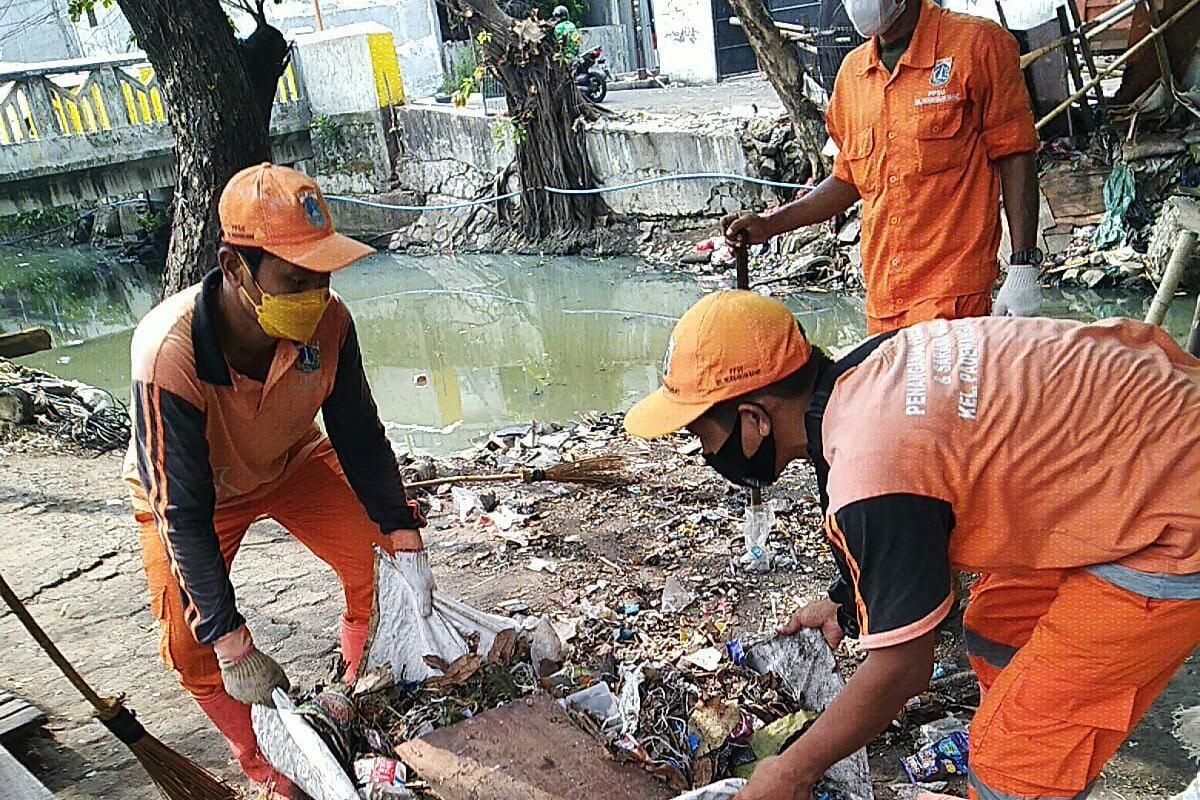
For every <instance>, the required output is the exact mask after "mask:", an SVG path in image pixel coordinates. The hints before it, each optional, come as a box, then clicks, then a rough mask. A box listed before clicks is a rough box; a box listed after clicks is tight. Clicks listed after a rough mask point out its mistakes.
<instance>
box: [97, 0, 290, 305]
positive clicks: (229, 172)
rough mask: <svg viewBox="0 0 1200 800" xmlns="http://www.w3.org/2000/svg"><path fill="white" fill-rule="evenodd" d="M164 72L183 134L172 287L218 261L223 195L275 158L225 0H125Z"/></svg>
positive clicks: (162, 83)
mask: <svg viewBox="0 0 1200 800" xmlns="http://www.w3.org/2000/svg"><path fill="white" fill-rule="evenodd" d="M117 3H118V5H119V6H120V7H121V11H123V12H124V14H125V18H126V19H128V20H129V25H130V27H131V28H132V29H133V33H134V35H135V36H136V37H137V41H138V44H139V45H140V46H141V47H142V48H143V49H144V50H145V51H146V55H147V57H149V59H150V63H151V65H153V67H154V73H155V75H157V76H158V84H159V89H160V91H161V92H162V97H163V103H164V104H165V106H166V109H167V116H168V118H169V119H170V122H171V130H172V132H173V133H174V135H175V157H176V176H177V182H176V186H175V214H174V219H173V221H172V227H171V246H170V248H169V249H168V250H167V267H166V280H165V287H164V288H165V291H166V293H167V294H171V293H173V292H176V291H179V290H180V289H183V288H184V287H186V286H189V285H190V284H192V283H195V282H196V281H197V280H199V278H200V277H201V276H202V275H203V274H204V273H205V272H207V271H208V270H209V269H211V268H213V267H215V266H216V263H217V262H216V252H217V241H218V238H219V233H220V226H219V224H218V222H217V200H218V199H219V197H220V193H221V189H222V188H223V187H224V186H225V184H226V182H228V180H229V178H231V177H232V176H233V174H234V173H235V172H237V171H238V170H240V169H242V168H244V167H247V166H250V165H252V164H255V163H257V162H260V161H269V160H270V159H271V147H270V142H269V140H268V122H267V120H266V119H264V117H263V115H262V114H261V113H260V111H259V108H258V105H257V104H256V103H255V101H254V91H253V87H252V85H251V82H250V80H249V78H248V77H247V75H246V70H245V69H244V68H243V66H242V60H241V58H240V57H239V54H238V48H237V45H236V43H235V40H234V36H233V29H232V28H231V27H230V25H229V19H228V17H227V16H226V12H225V10H224V9H223V8H222V7H221V4H220V3H219V2H218V0H117Z"/></svg>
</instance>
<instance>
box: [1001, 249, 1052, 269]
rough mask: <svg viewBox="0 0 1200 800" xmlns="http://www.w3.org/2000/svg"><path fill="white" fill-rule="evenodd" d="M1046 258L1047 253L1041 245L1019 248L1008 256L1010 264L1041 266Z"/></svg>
mask: <svg viewBox="0 0 1200 800" xmlns="http://www.w3.org/2000/svg"><path fill="white" fill-rule="evenodd" d="M1045 260H1046V254H1045V253H1043V252H1042V248H1040V247H1030V248H1029V249H1028V250H1017V251H1016V252H1014V253H1013V254H1012V255H1011V256H1009V258H1008V265H1009V266H1010V267H1011V266H1030V267H1040V266H1041V265H1042V262H1043V261H1045Z"/></svg>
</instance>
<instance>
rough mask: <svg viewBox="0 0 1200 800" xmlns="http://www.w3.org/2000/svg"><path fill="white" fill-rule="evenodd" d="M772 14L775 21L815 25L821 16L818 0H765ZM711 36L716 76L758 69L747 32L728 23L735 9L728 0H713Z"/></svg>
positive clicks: (727, 75)
mask: <svg viewBox="0 0 1200 800" xmlns="http://www.w3.org/2000/svg"><path fill="white" fill-rule="evenodd" d="M765 1H766V5H767V9H768V10H769V11H770V12H771V17H772V18H774V19H775V20H776V21H777V22H790V23H792V24H793V25H810V26H814V27H815V26H816V25H817V24H818V23H819V21H820V16H821V0H765ZM712 14H713V38H714V39H715V40H716V48H717V79H718V80H719V79H721V78H728V77H730V76H732V75H743V74H745V73H747V72H754V71H755V70H756V69H758V60H757V59H756V58H755V57H754V51H753V50H752V49H751V48H750V42H748V41H747V40H746V32H745V31H744V30H742V28H741V27H739V26H737V25H731V24H729V19H730V17H735V16H737V12H735V11H734V10H733V7H732V6H730V5H729V2H728V0H712Z"/></svg>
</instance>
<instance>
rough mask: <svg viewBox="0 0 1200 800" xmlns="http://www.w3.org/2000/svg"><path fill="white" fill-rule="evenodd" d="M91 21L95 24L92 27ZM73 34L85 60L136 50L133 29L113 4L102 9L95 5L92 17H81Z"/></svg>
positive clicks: (99, 5) (100, 6) (99, 4)
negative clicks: (77, 37)
mask: <svg viewBox="0 0 1200 800" xmlns="http://www.w3.org/2000/svg"><path fill="white" fill-rule="evenodd" d="M92 19H95V20H96V24H95V25H92ZM75 33H76V35H78V36H79V44H80V47H82V48H83V55H84V57H85V58H95V57H98V56H109V55H115V54H117V53H128V52H131V51H133V50H137V49H138V47H137V42H135V41H134V40H133V29H132V28H130V27H129V23H128V22H127V21H126V20H125V15H124V14H122V13H121V9H120V8H119V7H117V6H116V5H115V4H114V5H111V6H109V7H108V8H104V7H103V4H101V3H97V4H96V8H95V9H94V10H93V12H92V16H91V17H88V16H86V15H85V16H83V17H81V18H80V20H79V21H78V22H76V23H75Z"/></svg>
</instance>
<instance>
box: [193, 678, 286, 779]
mask: <svg viewBox="0 0 1200 800" xmlns="http://www.w3.org/2000/svg"><path fill="white" fill-rule="evenodd" d="M196 703H197V704H198V705H199V706H200V710H201V711H203V712H204V713H205V715H206V716H207V717H208V718H209V719H210V720H212V724H213V725H214V726H216V728H217V730H218V731H220V732H221V735H222V736H224V737H225V741H227V742H228V743H229V749H230V750H232V751H233V757H234V758H236V759H237V762H238V764H239V765H241V767H242V772H244V773H246V777H247V778H249V779H250V780H252V781H253V782H254V783H256V784H258V785H259V786H262V787H265V788H266V790H267V796H268V797H269V798H270V799H271V800H293V798H298V797H302V796H303V795H302V794H301V793H300V791H299V790H297V789H296V787H295V786H293V785H292V782H291V781H289V780H288V779H287V778H285V777H284V776H283V775H280V774H279V773H278V772H276V771H275V770H274V769H273V768H272V767H271V765H270V764H268V763H267V760H266V759H265V758H263V755H262V753H260V752H259V750H258V737H257V736H255V735H254V726H253V725H252V724H251V722H250V706H248V705H246V704H245V703H239V702H238V701H237V700H234V699H233V698H232V697H230V696H229V695H227V694H225V692H224V690H219V691H217V693H216V694H214V695H213V696H211V697H206V698H204V699H200V698H198V697H197V698H196Z"/></svg>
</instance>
